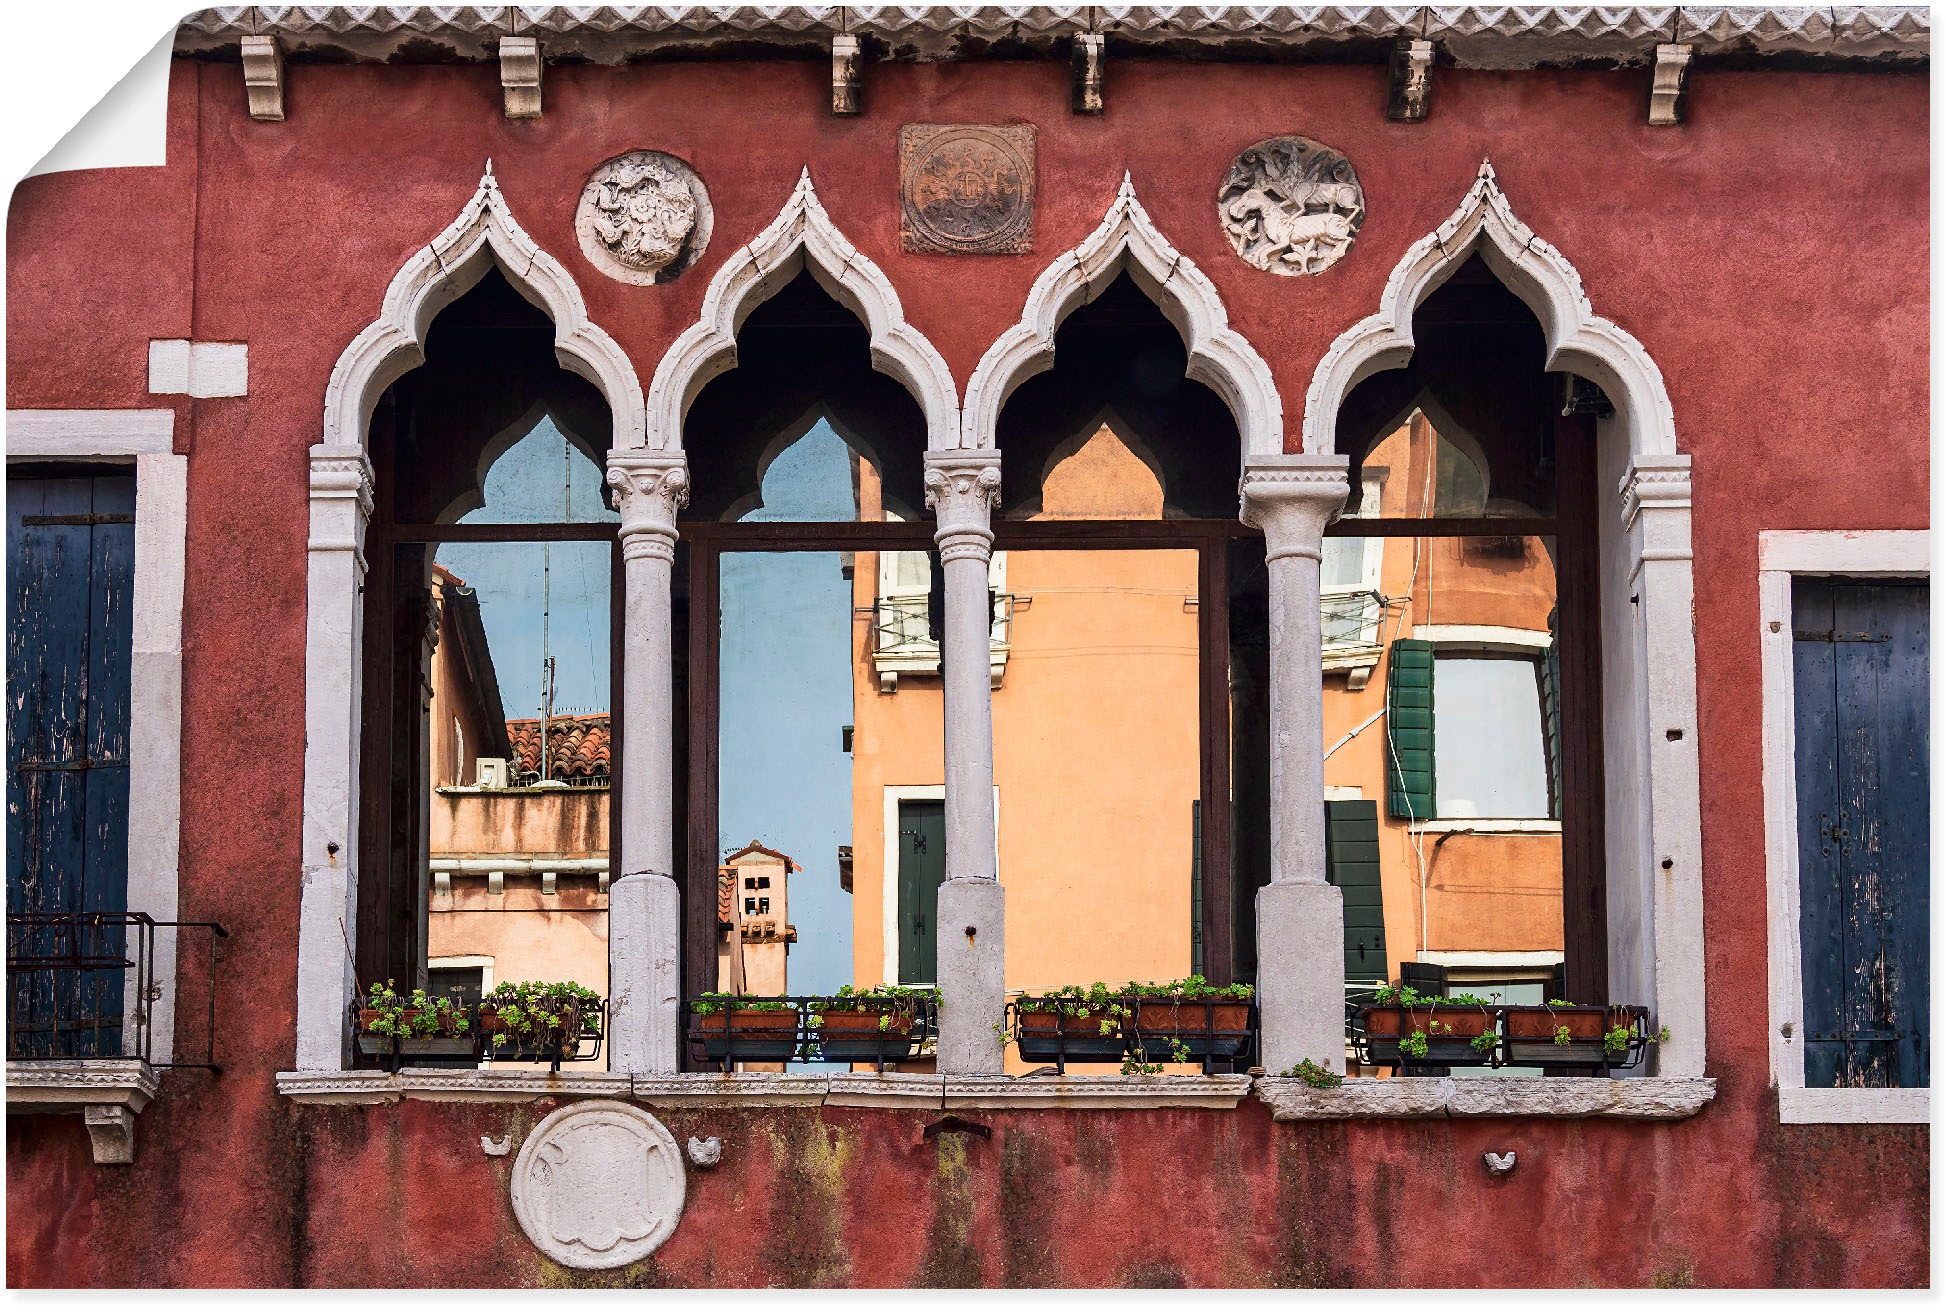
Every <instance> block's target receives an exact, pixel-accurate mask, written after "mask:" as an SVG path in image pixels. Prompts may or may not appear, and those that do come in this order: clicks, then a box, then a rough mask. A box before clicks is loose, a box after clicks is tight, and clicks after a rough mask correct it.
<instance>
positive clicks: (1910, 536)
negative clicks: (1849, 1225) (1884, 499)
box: [1757, 529, 1932, 1125]
mask: <svg viewBox="0 0 1946 1312" xmlns="http://www.w3.org/2000/svg"><path fill="white" fill-rule="evenodd" d="M1930 560H1931V546H1930V543H1929V535H1928V533H1927V531H1926V530H1924V529H1860V530H1832V531H1819V530H1796V529H1790V530H1772V531H1769V532H1762V533H1759V534H1758V535H1757V571H1758V572H1757V591H1758V604H1759V607H1760V617H1759V625H1758V633H1759V637H1760V639H1761V641H1762V644H1763V702H1764V738H1763V742H1764V858H1765V866H1766V868H1767V871H1768V881H1769V920H1770V1073H1771V1079H1772V1082H1773V1083H1774V1084H1775V1085H1776V1087H1777V1119H1778V1120H1779V1121H1780V1122H1782V1123H1783V1124H1786V1125H1820V1124H1839V1123H1849V1124H1860V1123H1871V1124H1930V1123H1931V1121H1932V1091H1931V1090H1930V1089H1809V1088H1806V1087H1805V1085H1804V1045H1803V1043H1802V1042H1800V1041H1799V1039H1798V1036H1800V1035H1801V1034H1802V1033H1803V1032H1804V961H1803V944H1802V942H1801V940H1800V938H1799V933H1798V916H1799V906H1798V861H1797V687H1796V677H1795V668H1794V660H1793V651H1792V637H1791V626H1792V616H1791V584H1792V582H1793V581H1794V580H1796V579H1797V578H1800V577H1818V576H1825V577H1830V576H1834V575H1835V576H1840V577H1845V578H1888V579H1890V578H1897V579H1927V578H1930V577H1931V564H1930Z"/></svg>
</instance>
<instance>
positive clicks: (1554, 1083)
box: [277, 1068, 1716, 1121]
mask: <svg viewBox="0 0 1946 1312" xmlns="http://www.w3.org/2000/svg"><path fill="white" fill-rule="evenodd" d="M1253 1087H1254V1090H1255V1092H1256V1095H1257V1098H1258V1099H1259V1100H1260V1101H1261V1102H1263V1103H1264V1105H1265V1106H1267V1107H1269V1108H1270V1111H1271V1116H1272V1117H1273V1118H1274V1119H1276V1120H1280V1121H1310V1120H1354V1119H1365V1118H1384V1117H1433V1116H1533V1117H1577V1116H1605V1117H1620V1118H1625V1119H1634V1120H1661V1121H1676V1120H1682V1119H1684V1118H1685V1117H1689V1116H1694V1115H1695V1114H1696V1113H1697V1112H1699V1111H1701V1110H1702V1109H1703V1107H1704V1106H1705V1105H1707V1104H1708V1103H1709V1101H1710V1100H1711V1099H1712V1098H1714V1097H1715V1096H1716V1081H1715V1080H1713V1079H1707V1078H1696V1079H1598V1078H1591V1079H1545V1078H1539V1077H1528V1076H1507V1077H1505V1078H1500V1077H1494V1076H1485V1077H1482V1078H1479V1079H1452V1078H1450V1077H1448V1078H1439V1079H1390V1080H1378V1079H1351V1080H1347V1081H1345V1083H1344V1084H1343V1085H1342V1086H1340V1087H1338V1088H1336V1089H1313V1088H1311V1087H1310V1086H1309V1085H1307V1084H1305V1083H1304V1082H1303V1081H1302V1080H1294V1079H1273V1078H1264V1079H1256V1080H1252V1078H1251V1077H1250V1076H1247V1075H1034V1076H1020V1077H1014V1076H1005V1075H988V1076H978V1075H951V1076H946V1075H915V1074H903V1073H888V1074H885V1075H877V1074H873V1073H870V1072H863V1071H860V1072H849V1071H836V1072H832V1073H830V1074H817V1075H809V1074H807V1075H779V1074H769V1073H764V1074H730V1075H719V1074H711V1073H707V1072H702V1073H693V1074H682V1075H638V1076H634V1077H630V1076H627V1075H611V1074H606V1073H604V1072H599V1071H588V1072H581V1071H573V1072H563V1073H561V1074H559V1075H550V1074H548V1073H547V1072H546V1071H501V1070H486V1071H480V1070H412V1069H409V1068H408V1069H407V1070H404V1071H401V1072H400V1073H399V1074H397V1075H391V1074H387V1073H386V1072H384V1071H285V1072H283V1073H281V1074H279V1075H278V1077H277V1091H278V1092H279V1093H281V1094H283V1095H284V1096H285V1097H287V1098H291V1099H294V1100H295V1101H298V1102H307V1103H326V1104H357V1103H366V1104H370V1103H392V1102H397V1101H398V1100H399V1099H401V1098H415V1099H421V1100H424V1101H429V1102H531V1101H532V1100H534V1099H536V1098H628V1099H632V1100H634V1101H636V1102H640V1103H644V1104H646V1105H648V1106H650V1107H820V1106H828V1107H863V1108H901V1107H909V1108H915V1109H921V1110H940V1111H954V1110H974V1109H987V1110H996V1111H997V1110H1014V1111H1112V1110H1118V1109H1119V1110H1128V1111H1139V1110H1146V1109H1160V1108H1177V1109H1183V1108H1191V1109H1193V1108H1207V1109H1213V1110H1228V1109H1231V1108H1234V1107H1235V1106H1236V1105H1237V1104H1238V1103H1240V1102H1242V1101H1243V1099H1244V1098H1245V1097H1246V1096H1247V1095H1248V1094H1250V1093H1251V1092H1252V1089H1253Z"/></svg>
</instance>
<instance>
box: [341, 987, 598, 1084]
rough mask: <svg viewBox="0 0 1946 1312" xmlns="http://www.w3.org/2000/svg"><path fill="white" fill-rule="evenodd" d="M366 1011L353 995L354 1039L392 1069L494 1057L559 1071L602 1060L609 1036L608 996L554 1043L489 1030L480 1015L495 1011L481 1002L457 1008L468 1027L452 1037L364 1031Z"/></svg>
mask: <svg viewBox="0 0 1946 1312" xmlns="http://www.w3.org/2000/svg"><path fill="white" fill-rule="evenodd" d="M367 1009H368V1006H367V1004H366V1003H365V1001H364V1000H363V999H353V1001H352V1003H351V1005H350V1007H349V1008H347V1015H348V1018H349V1020H350V1022H351V1033H352V1038H353V1040H354V1041H355V1042H356V1044H357V1046H358V1051H359V1052H360V1053H361V1054H363V1055H364V1056H367V1057H372V1058H375V1059H376V1060H377V1062H378V1065H379V1067H380V1068H381V1069H383V1070H388V1071H392V1072H394V1073H396V1072H397V1071H398V1070H399V1069H400V1068H401V1067H402V1066H404V1065H405V1063H406V1061H407V1060H408V1059H414V1060H416V1061H417V1062H418V1063H419V1064H422V1065H426V1066H446V1067H470V1066H476V1065H479V1064H481V1063H484V1062H490V1061H520V1062H543V1061H544V1062H546V1063H547V1064H548V1069H549V1070H550V1071H552V1072H556V1073H558V1072H559V1071H560V1069H561V1063H562V1062H587V1061H599V1060H600V1059H601V1044H602V1040H603V1038H605V1037H606V1036H607V1034H608V1003H607V1001H606V1000H605V999H604V1000H603V1001H602V1002H601V1003H600V1004H598V1005H597V1006H595V1007H594V1008H592V1009H590V1010H587V1011H583V1012H582V1013H581V1014H580V1017H579V1020H578V1021H577V1022H576V1024H575V1032H574V1034H573V1035H572V1036H571V1037H568V1038H566V1039H563V1040H561V1041H559V1042H554V1043H545V1042H535V1041H533V1040H531V1039H527V1038H522V1037H521V1036H519V1035H516V1034H513V1033H512V1032H510V1031H507V1030H505V1029H501V1030H498V1031H494V1030H489V1029H487V1028H485V1027H484V1026H483V1025H482V1023H481V1020H482V1017H483V1016H487V1015H491V1014H493V1013H494V1012H495V1010H496V1009H495V1008H493V1007H488V1006H484V1005H481V1004H478V1003H475V1004H472V1005H463V1006H460V1007H458V1008H456V1009H455V1010H456V1011H457V1013H458V1014H459V1015H460V1016H462V1017H464V1018H465V1021H466V1030H465V1032H464V1033H463V1034H451V1035H448V1034H425V1035H407V1036H404V1037H400V1036H398V1035H392V1034H374V1033H372V1032H371V1031H370V1030H368V1029H366V1027H365V1025H364V1023H363V1021H362V1019H361V1013H362V1012H364V1011H366V1010H367ZM496 1032H497V1033H499V1034H501V1035H503V1036H504V1041H503V1042H501V1043H498V1044H496V1043H495V1042H494V1041H493V1040H494V1036H495V1033H496Z"/></svg>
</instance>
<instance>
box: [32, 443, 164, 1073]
mask: <svg viewBox="0 0 1946 1312" xmlns="http://www.w3.org/2000/svg"><path fill="white" fill-rule="evenodd" d="M134 578H135V479H134V478H133V476H131V475H128V474H111V475H98V476H87V475H83V476H79V477H61V478H36V477H19V476H13V477H9V478H8V480H7V589H8V607H9V609H8V612H7V911H8V913H9V914H10V915H15V914H21V913H26V914H29V915H39V916H60V915H69V914H72V913H76V912H118V913H119V912H122V911H125V910H126V909H127V902H128V727H129V665H130V655H131V651H132V648H133V639H134V631H133V616H132V613H131V603H132V601H133V595H134ZM127 946H129V945H128V943H127V936H126V934H125V931H123V930H122V929H121V928H120V927H119V926H110V927H104V928H77V927H75V926H71V925H70V926H58V927H44V928H26V929H22V928H20V927H18V926H14V925H10V926H9V933H8V955H9V957H16V958H17V957H21V956H27V957H32V958H35V959H38V960H39V961H41V962H51V961H55V960H66V961H69V962H74V961H77V960H79V961H80V962H84V963H85V962H94V963H96V964H98V965H107V966H110V967H111V968H103V969H93V970H80V969H73V968H53V967H41V968H35V969H28V970H18V971H14V970H10V971H9V974H8V980H7V1022H8V1052H9V1055H10V1056H16V1055H17V1056H23V1057H34V1056H73V1057H88V1056H112V1055H117V1054H119V1053H120V1051H121V1031H122V992H123V978H124V977H123V975H122V972H121V971H120V970H117V969H113V968H112V963H114V962H116V961H118V960H120V959H121V958H122V957H123V955H124V951H125V949H126V948H127Z"/></svg>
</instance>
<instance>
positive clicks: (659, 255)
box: [574, 150, 711, 287]
mask: <svg viewBox="0 0 1946 1312" xmlns="http://www.w3.org/2000/svg"><path fill="white" fill-rule="evenodd" d="M710 217H711V216H710V204H709V193H708V192H706V191H705V190H704V189H703V180H702V179H701V178H699V177H697V176H696V171H695V170H694V169H692V168H690V167H689V165H687V164H685V163H683V162H682V161H681V160H679V159H677V158H676V157H675V156H673V155H665V154H663V153H662V152H661V151H658V150H636V151H630V152H629V153H628V154H626V155H617V156H616V157H615V158H614V159H611V160H609V161H608V162H607V163H606V164H603V165H602V166H601V167H600V168H598V169H596V170H595V171H594V172H593V173H592V174H590V175H589V177H588V184H587V186H585V187H583V188H582V189H581V204H580V205H579V206H577V207H576V209H575V211H574V232H575V235H576V236H577V237H579V238H580V239H581V251H582V253H583V254H584V255H586V256H587V257H588V259H589V261H590V262H591V263H593V264H594V266H595V267H596V268H598V269H600V270H601V271H602V272H603V273H605V274H607V275H608V276H609V277H611V278H619V279H620V280H621V281H623V282H628V283H634V284H636V285H637V286H643V287H645V286H648V285H650V284H652V283H659V282H668V281H669V280H670V279H671V278H673V277H675V276H676V275H677V274H678V273H681V272H682V271H683V270H684V269H686V268H688V267H689V266H690V265H692V264H694V263H695V262H696V260H697V259H698V257H700V256H701V255H702V253H703V250H704V248H705V247H707V246H708V245H709V235H710Z"/></svg>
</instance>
